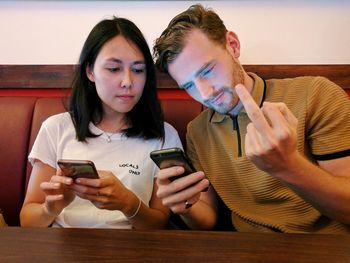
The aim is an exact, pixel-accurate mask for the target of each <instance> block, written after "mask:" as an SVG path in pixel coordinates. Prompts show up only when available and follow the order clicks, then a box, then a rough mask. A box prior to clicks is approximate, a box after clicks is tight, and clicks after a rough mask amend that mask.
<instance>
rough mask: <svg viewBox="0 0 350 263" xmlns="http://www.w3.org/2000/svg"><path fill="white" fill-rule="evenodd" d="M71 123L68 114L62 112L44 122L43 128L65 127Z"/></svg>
mask: <svg viewBox="0 0 350 263" xmlns="http://www.w3.org/2000/svg"><path fill="white" fill-rule="evenodd" d="M70 123H72V119H71V116H70V114H69V112H63V113H58V114H55V115H52V116H50V117H48V118H47V119H46V120H45V121H44V122H43V125H45V126H49V127H50V126H61V125H64V126H65V125H67V124H70Z"/></svg>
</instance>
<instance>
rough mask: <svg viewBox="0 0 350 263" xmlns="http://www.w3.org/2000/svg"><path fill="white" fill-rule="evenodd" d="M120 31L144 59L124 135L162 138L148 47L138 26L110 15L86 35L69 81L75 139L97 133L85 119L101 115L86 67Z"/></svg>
mask: <svg viewBox="0 0 350 263" xmlns="http://www.w3.org/2000/svg"><path fill="white" fill-rule="evenodd" d="M118 35H122V36H123V37H125V38H126V39H127V40H128V41H131V42H132V43H133V44H135V45H136V46H137V47H138V48H139V50H140V51H141V52H142V54H143V56H144V58H145V62H146V82H145V87H144V90H143V93H142V96H141V98H140V100H139V101H138V102H137V104H136V105H135V106H134V108H133V109H132V110H131V111H130V112H128V113H127V119H128V122H129V123H130V124H131V127H130V128H128V129H126V130H124V133H125V135H126V136H127V137H141V138H144V139H152V138H160V139H162V140H164V124H163V122H164V117H163V112H162V110H161V107H160V103H159V101H158V98H157V83H156V76H155V67H154V63H153V59H152V55H151V52H150V49H149V47H148V45H147V42H146V40H145V38H144V36H143V35H142V33H141V31H140V30H139V29H138V27H137V26H136V25H135V24H134V23H133V22H131V21H129V20H127V19H125V18H118V17H113V19H105V20H102V21H101V22H99V23H98V24H97V25H96V26H95V27H94V28H93V29H92V31H91V32H90V34H89V36H88V37H87V39H86V41H85V43H84V46H83V49H82V51H81V54H80V58H79V65H78V66H77V68H76V72H75V76H74V79H73V84H72V88H73V89H72V94H71V97H70V104H69V111H70V114H71V117H72V120H73V123H74V127H75V130H76V137H77V140H78V141H86V138H87V137H97V136H99V135H96V134H93V133H92V132H91V131H90V129H89V122H90V121H92V122H94V123H95V124H98V123H100V122H101V121H102V118H103V109H102V102H101V99H100V98H99V96H98V94H97V92H96V87H95V83H94V82H92V81H90V80H89V79H88V77H87V75H86V67H87V66H90V67H91V69H92V68H93V67H94V64H95V61H96V58H97V55H98V54H99V52H100V50H101V48H102V47H103V45H104V44H105V43H106V42H107V41H109V40H110V39H112V38H113V37H115V36H118Z"/></svg>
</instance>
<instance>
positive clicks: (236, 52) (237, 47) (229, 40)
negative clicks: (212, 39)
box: [226, 31, 241, 58]
mask: <svg viewBox="0 0 350 263" xmlns="http://www.w3.org/2000/svg"><path fill="white" fill-rule="evenodd" d="M226 47H227V49H228V51H229V52H230V54H231V55H232V56H233V57H234V58H239V56H240V54H241V44H240V42H239V39H238V36H237V35H236V34H235V33H234V32H232V31H227V33H226Z"/></svg>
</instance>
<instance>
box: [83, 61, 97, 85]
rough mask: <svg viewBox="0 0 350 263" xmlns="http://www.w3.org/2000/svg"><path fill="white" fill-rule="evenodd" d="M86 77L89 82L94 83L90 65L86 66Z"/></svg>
mask: <svg viewBox="0 0 350 263" xmlns="http://www.w3.org/2000/svg"><path fill="white" fill-rule="evenodd" d="M85 71H86V76H87V77H88V79H89V80H90V81H91V82H95V77H94V72H93V71H92V69H91V67H90V65H87V66H86V70H85Z"/></svg>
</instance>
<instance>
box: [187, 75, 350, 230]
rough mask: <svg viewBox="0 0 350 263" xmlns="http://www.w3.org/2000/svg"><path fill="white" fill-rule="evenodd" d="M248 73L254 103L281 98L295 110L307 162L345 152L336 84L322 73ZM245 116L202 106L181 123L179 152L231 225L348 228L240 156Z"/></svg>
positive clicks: (348, 111) (344, 115)
mask: <svg viewBox="0 0 350 263" xmlns="http://www.w3.org/2000/svg"><path fill="white" fill-rule="evenodd" d="M249 75H250V76H251V77H252V78H253V79H254V88H253V91H252V96H253V98H254V100H255V101H256V103H257V104H258V105H262V103H263V101H269V102H284V103H285V104H286V105H287V107H288V108H289V109H290V110H291V111H292V112H293V114H294V115H295V116H296V118H297V119H298V127H297V136H298V141H297V149H298V151H299V152H300V153H302V154H303V155H304V156H306V157H307V158H308V159H309V160H310V161H311V162H313V163H315V164H317V163H316V162H317V160H330V159H335V158H339V157H344V156H348V155H349V154H350V102H349V99H348V96H347V95H346V93H345V92H344V90H343V89H341V88H340V87H338V86H337V85H336V84H334V83H333V82H331V81H329V80H327V79H326V78H323V77H298V78H293V79H292V78H291V79H270V80H266V82H265V81H264V80H263V79H262V78H260V77H258V76H257V75H256V74H253V73H249ZM249 122H250V120H249V118H248V116H247V114H246V112H245V110H244V109H242V110H241V111H240V112H239V114H238V116H237V118H236V119H235V118H233V119H231V118H230V117H229V116H227V115H222V114H219V113H216V112H214V111H213V110H210V109H208V110H205V111H203V112H202V113H201V114H200V115H199V116H198V117H197V118H195V119H194V120H193V121H192V122H190V123H189V125H188V129H187V154H188V156H189V157H190V159H191V160H192V162H193V164H194V166H195V167H196V169H197V170H202V171H204V172H205V174H206V176H207V177H208V178H209V180H210V182H211V184H212V186H213V187H214V189H215V191H216V192H217V193H218V195H219V196H220V198H222V200H223V201H224V202H225V204H226V205H227V206H228V207H229V209H230V210H231V211H232V216H231V219H232V223H233V225H234V227H235V228H236V229H237V230H238V231H260V232H270V231H278V232H319V233H337V232H338V233H345V232H348V233H350V227H349V226H345V225H343V224H341V223H339V222H336V221H334V220H332V219H330V218H327V217H326V216H324V215H322V214H321V213H320V212H319V211H318V210H317V209H315V208H314V207H313V206H311V205H310V204H309V203H307V202H306V201H305V200H304V199H303V198H301V197H300V196H299V195H298V194H296V193H295V192H293V191H292V190H291V189H290V188H288V187H287V186H286V185H285V184H283V183H282V182H281V181H280V180H278V179H275V178H274V177H272V176H270V175H268V174H267V173H265V172H263V171H261V170H259V169H258V168H257V167H256V166H255V165H254V164H253V163H251V162H250V161H249V160H248V159H247V157H246V156H245V150H244V142H245V134H246V127H247V125H248V123H249ZM340 138H341V139H340Z"/></svg>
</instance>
